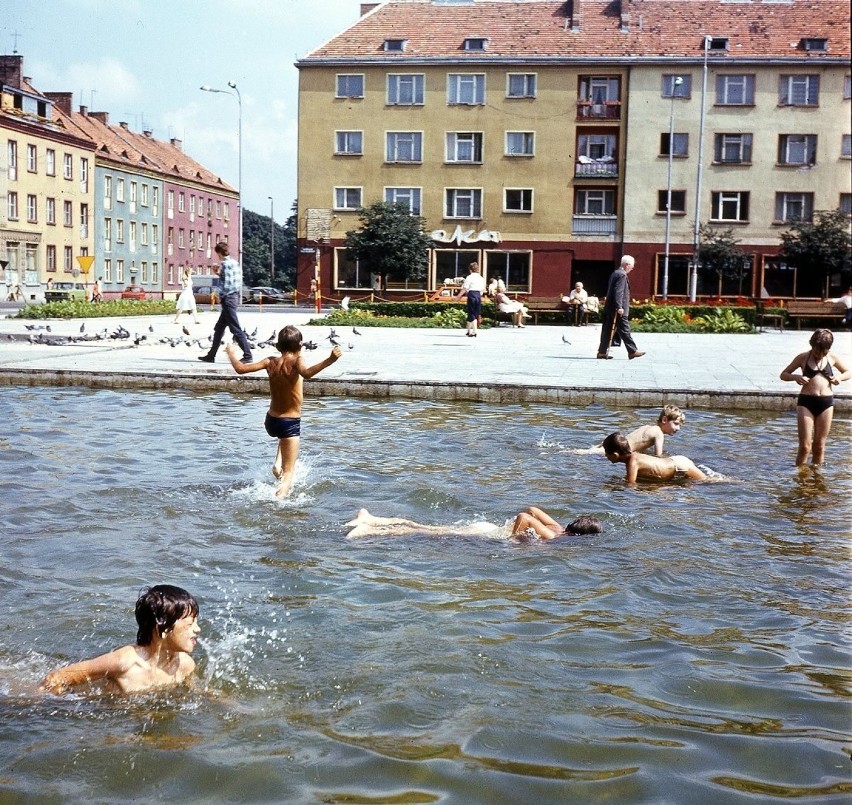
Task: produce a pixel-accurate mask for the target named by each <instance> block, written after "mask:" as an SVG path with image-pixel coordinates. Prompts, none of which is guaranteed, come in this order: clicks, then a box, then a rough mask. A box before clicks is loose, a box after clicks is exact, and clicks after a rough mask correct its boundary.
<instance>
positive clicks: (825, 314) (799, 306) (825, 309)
mask: <svg viewBox="0 0 852 805" xmlns="http://www.w3.org/2000/svg"><path fill="white" fill-rule="evenodd" d="M845 310H846V308H844V307H843V305H841V304H838V303H837V302H825V301H823V300H821V299H791V300H790V301H789V302H787V319H788V320H790V321H792V320H793V319H795V320H796V329H798V330H801V329H802V319H814V320H816V321H820V320H821V321H824V322H826V323H828V324H831V323H832V322H834V323H835V324H836V323H837V317H838V316H842V315H843V313H844V311H845Z"/></svg>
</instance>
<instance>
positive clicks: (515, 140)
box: [506, 131, 535, 157]
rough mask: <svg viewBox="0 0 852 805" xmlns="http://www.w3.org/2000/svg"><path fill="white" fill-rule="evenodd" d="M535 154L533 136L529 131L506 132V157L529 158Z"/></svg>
mask: <svg viewBox="0 0 852 805" xmlns="http://www.w3.org/2000/svg"><path fill="white" fill-rule="evenodd" d="M534 153H535V134H534V133H533V132H531V131H507V132H506V156H507V157H531V156H533V154H534Z"/></svg>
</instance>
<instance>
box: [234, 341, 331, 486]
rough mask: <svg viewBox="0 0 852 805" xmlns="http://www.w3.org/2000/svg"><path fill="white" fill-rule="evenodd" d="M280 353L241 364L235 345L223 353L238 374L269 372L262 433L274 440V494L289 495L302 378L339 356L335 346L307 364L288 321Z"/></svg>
mask: <svg viewBox="0 0 852 805" xmlns="http://www.w3.org/2000/svg"><path fill="white" fill-rule="evenodd" d="M276 346H277V348H278V351H279V352H280V353H281V355H279V356H276V357H272V358H261V359H260V360H259V361H253V362H251V363H245V362H243V361H242V360H240V358H239V357H238V356H237V350H236V347H235V346H234V345H233V344H230V345H229V346H227V347H226V348H225V352H226V353H227V355H228V358H229V359H230V361H231V365H232V366H233V367H234V369H235V370H236V372H237V373H238V374H241V375H244V374H248V373H249V372H259V371H260V370H261V369H266V373H267V374H268V375H269V394H270V400H269V412H268V413H267V414H266V421H265V423H264V424H265V427H266V432H267V433H268V434H269V435H270V436H272V437H273V438H275V439H278V452H277V453H276V455H275V463H274V464H273V465H272V474H273V475H274V476H275V477H276V478H277V479H278V489H277V490H276V492H275V496H276V497H279V498H283V497H286V496H287V495H289V494H290V488H291V487H292V485H293V472H294V470H295V468H296V459H297V458H298V457H299V438H300V436H301V432H302V398H303V389H302V385H303V384H302V379H303V378H306V377H307V378H311V377H313V376H314V375H315V374H318V373H319V372H321V371H322V370H323V369H325V368H326V367H327V366H331V364H333V363H334V362H335V361H336V360H337V359H338V358H339V357H340V355H341V352H340V347H338V346H335V347H334V348H333V349H332V350H331V354H330V355H329V356H328V357H327V358H326V359H325V360H322V361H320V362H319V363H315V364H314V365H313V366H308V365H307V364H306V363H305V362H304V360H303V359H302V334H301V333H300V332H299V330H297V329H296V328H295V327H293V325H291V324H288V325H287V326H286V327H284V328H283V329H282V330H281V332H279V333H278V343H277V344H276Z"/></svg>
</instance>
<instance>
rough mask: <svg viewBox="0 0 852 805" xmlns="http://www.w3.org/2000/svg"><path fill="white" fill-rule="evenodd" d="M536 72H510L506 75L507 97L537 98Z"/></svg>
mask: <svg viewBox="0 0 852 805" xmlns="http://www.w3.org/2000/svg"><path fill="white" fill-rule="evenodd" d="M535 92H536V74H535V73H509V74H508V75H507V76H506V97H507V98H535Z"/></svg>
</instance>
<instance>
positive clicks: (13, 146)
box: [6, 140, 18, 181]
mask: <svg viewBox="0 0 852 805" xmlns="http://www.w3.org/2000/svg"><path fill="white" fill-rule="evenodd" d="M6 153H7V162H8V163H9V167H8V170H9V179H10V180H11V181H14V180H15V179H17V178H18V143H17V142H16V141H15V140H9V143H8V146H7V151H6Z"/></svg>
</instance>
